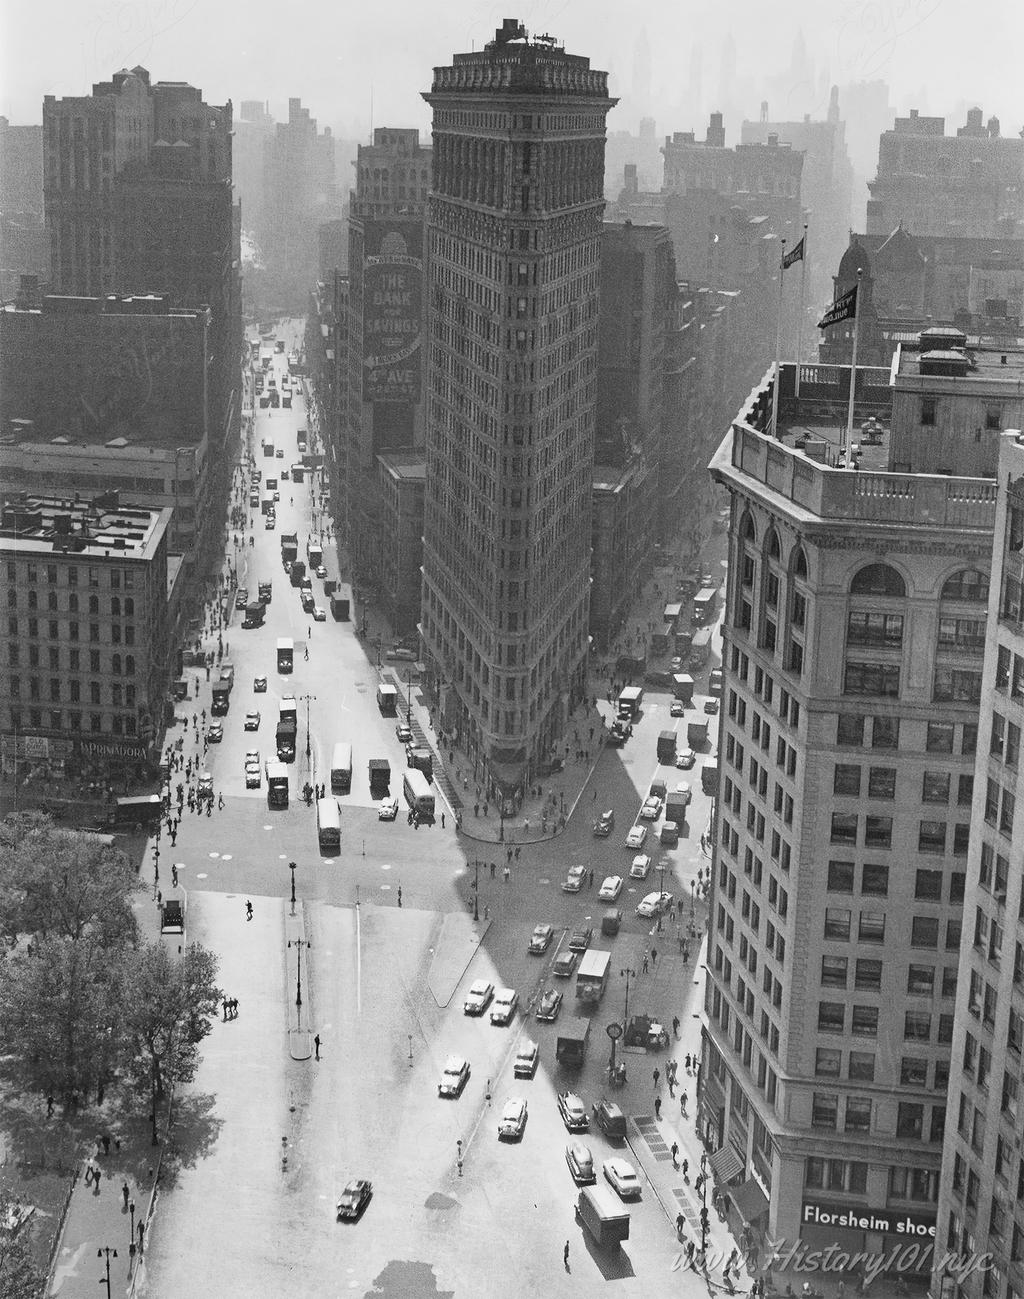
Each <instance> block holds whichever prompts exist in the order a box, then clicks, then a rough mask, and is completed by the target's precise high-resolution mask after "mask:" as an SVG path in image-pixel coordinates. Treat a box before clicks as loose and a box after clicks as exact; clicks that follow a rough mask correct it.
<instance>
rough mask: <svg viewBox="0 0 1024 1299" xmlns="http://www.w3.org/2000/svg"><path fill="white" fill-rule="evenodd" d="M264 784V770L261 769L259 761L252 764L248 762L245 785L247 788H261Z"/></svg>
mask: <svg viewBox="0 0 1024 1299" xmlns="http://www.w3.org/2000/svg"><path fill="white" fill-rule="evenodd" d="M262 784H263V772H262V771H261V770H260V765H259V763H256V764H255V765H253V766H250V765H249V764H248V763H247V764H246V767H245V787H246V789H259V788H260V786H261V785H262Z"/></svg>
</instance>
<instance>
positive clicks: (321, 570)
mask: <svg viewBox="0 0 1024 1299" xmlns="http://www.w3.org/2000/svg"><path fill="white" fill-rule="evenodd" d="M315 571H316V575H317V577H319V578H324V577H326V576H327V569H326V568H325V567H324V565H323V564H317V566H316V570H315Z"/></svg>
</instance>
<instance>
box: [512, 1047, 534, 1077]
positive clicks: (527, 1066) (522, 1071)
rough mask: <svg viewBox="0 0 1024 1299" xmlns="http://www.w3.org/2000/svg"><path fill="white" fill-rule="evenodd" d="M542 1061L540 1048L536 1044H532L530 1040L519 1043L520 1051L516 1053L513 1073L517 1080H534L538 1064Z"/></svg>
mask: <svg viewBox="0 0 1024 1299" xmlns="http://www.w3.org/2000/svg"><path fill="white" fill-rule="evenodd" d="M539 1061H540V1047H539V1046H538V1045H537V1043H536V1042H531V1041H530V1039H529V1038H525V1037H524V1038H523V1040H522V1041H521V1042H520V1043H519V1050H518V1051H517V1052H516V1062H515V1065H514V1066H513V1068H512V1072H513V1074H514V1075H515V1077H516V1078H532V1077H533V1075H534V1074H535V1073H536V1072H537V1064H538V1062H539Z"/></svg>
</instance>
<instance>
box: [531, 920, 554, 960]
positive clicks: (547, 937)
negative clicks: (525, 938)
mask: <svg viewBox="0 0 1024 1299" xmlns="http://www.w3.org/2000/svg"><path fill="white" fill-rule="evenodd" d="M554 936H555V931H554V928H553V927H552V926H551V925H535V926H534V929H533V933H532V934H531V935H530V949H529V950H530V954H531V955H533V956H543V954H544V953H545V952H546V951H547V950H548V948H549V947H550V946H551V940H552V938H554Z"/></svg>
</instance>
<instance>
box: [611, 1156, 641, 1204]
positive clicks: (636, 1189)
mask: <svg viewBox="0 0 1024 1299" xmlns="http://www.w3.org/2000/svg"><path fill="white" fill-rule="evenodd" d="M602 1171H603V1172H604V1175H605V1180H606V1181H608V1182H610V1183H611V1185H612V1186H613V1187H614V1188H615V1190H616V1191H618V1193H619V1197H620V1198H621V1199H623V1200H639V1198H640V1179H639V1177H637V1175H636V1171H635V1169H634V1168H633V1165H632V1164H629V1163H627V1162H626V1160H625V1159H606V1160H605V1161H604V1164H603V1165H602Z"/></svg>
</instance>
